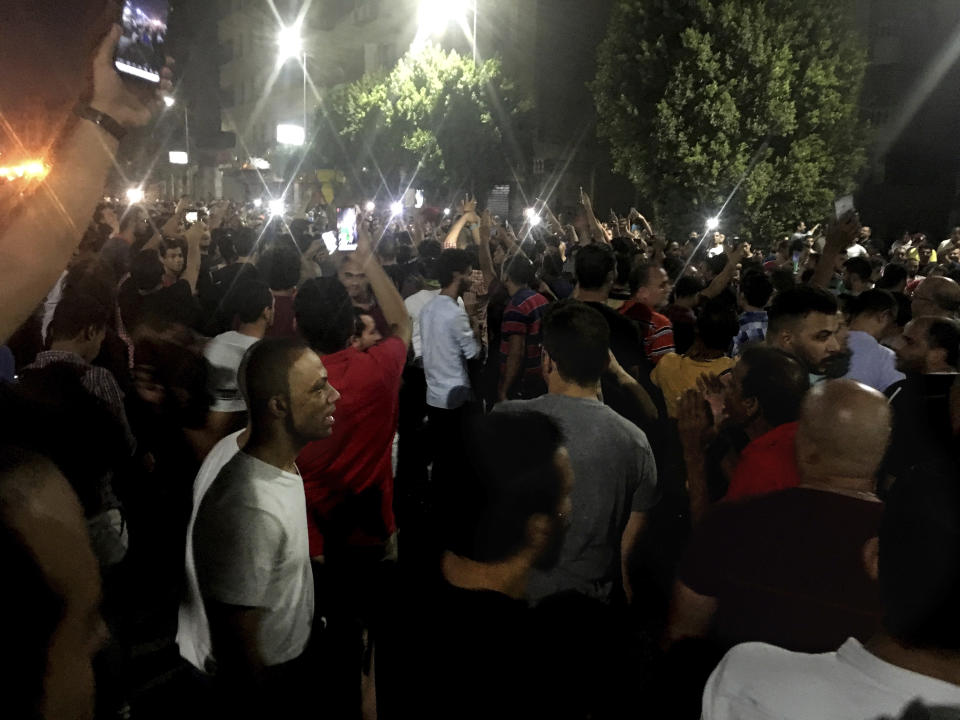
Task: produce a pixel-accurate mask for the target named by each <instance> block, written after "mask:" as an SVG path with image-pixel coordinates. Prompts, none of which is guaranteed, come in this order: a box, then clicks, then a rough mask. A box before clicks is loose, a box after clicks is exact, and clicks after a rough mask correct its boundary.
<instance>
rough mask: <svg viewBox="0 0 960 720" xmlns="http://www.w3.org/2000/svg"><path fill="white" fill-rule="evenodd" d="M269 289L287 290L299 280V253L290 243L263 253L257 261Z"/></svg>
mask: <svg viewBox="0 0 960 720" xmlns="http://www.w3.org/2000/svg"><path fill="white" fill-rule="evenodd" d="M257 268H258V269H260V270H261V271H262V272H263V274H264V276H265V277H266V279H267V283H268V284H269V286H270V289H271V290H289V289H290V288H292V287H296V286H297V283H299V282H300V253H299V252H297V250H296V248H295V247H292V246H290V245H280V246H278V247H275V248H273V249H271V250H270V251H268V252H266V253H264V255H263V257H261V258H260V262H258V263H257Z"/></svg>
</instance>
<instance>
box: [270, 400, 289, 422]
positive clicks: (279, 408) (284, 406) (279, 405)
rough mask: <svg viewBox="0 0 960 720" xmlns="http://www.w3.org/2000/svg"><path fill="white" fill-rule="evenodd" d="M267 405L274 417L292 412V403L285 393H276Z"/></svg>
mask: <svg viewBox="0 0 960 720" xmlns="http://www.w3.org/2000/svg"><path fill="white" fill-rule="evenodd" d="M267 407H268V408H269V409H270V412H271V414H273V415H274V417H283V416H284V415H286V414H287V413H288V412H290V403H289V401H288V399H287V398H285V397H284V396H283V395H274V396H273V397H272V398H270V402H268V403H267Z"/></svg>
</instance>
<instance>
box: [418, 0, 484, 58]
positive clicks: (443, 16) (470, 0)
mask: <svg viewBox="0 0 960 720" xmlns="http://www.w3.org/2000/svg"><path fill="white" fill-rule="evenodd" d="M478 4H479V0H420V11H419V13H418V16H417V36H416V39H415V40H414V41H413V45H414V48H415V49H420V48H422V47H423V46H424V45H425V44H426V42H427V40H429V39H430V38H431V37H439V36H441V35H443V33H444V32H446V30H447V26H449V25H450V23H452V22H455V23H457V24H458V25H460V26H461V27H462V28H463V31H464V33H469V32H470V28H469V27H468V26H467V21H466V17H467V13H468V12H470V11H471V10H472V11H473V33H472V37H471V44H472V45H473V62H474V64H476V62H477V10H478Z"/></svg>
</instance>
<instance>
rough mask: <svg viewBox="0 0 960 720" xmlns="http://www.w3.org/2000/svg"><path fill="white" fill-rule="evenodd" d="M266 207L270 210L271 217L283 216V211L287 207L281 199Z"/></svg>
mask: <svg viewBox="0 0 960 720" xmlns="http://www.w3.org/2000/svg"><path fill="white" fill-rule="evenodd" d="M267 207H268V208H269V209H270V214H271V215H283V211H284V210H286V208H287V205H286V203H285V202H284V201H283V198H278V199H276V200H271V201H270V202H269V203H267Z"/></svg>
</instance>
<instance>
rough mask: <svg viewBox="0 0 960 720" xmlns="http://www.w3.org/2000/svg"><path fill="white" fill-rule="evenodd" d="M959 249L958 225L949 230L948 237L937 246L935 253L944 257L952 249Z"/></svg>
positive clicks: (959, 234) (959, 231)
mask: <svg viewBox="0 0 960 720" xmlns="http://www.w3.org/2000/svg"><path fill="white" fill-rule="evenodd" d="M957 249H960V226H957V227H955V228H953V230H951V231H950V237H948V238H947V239H946V240H944V241H943V242H941V243H940V245H939V246H937V255H938V256H943V257H946V256H947V255H948V254H949V253H950V252H951V251H952V250H957Z"/></svg>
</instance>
